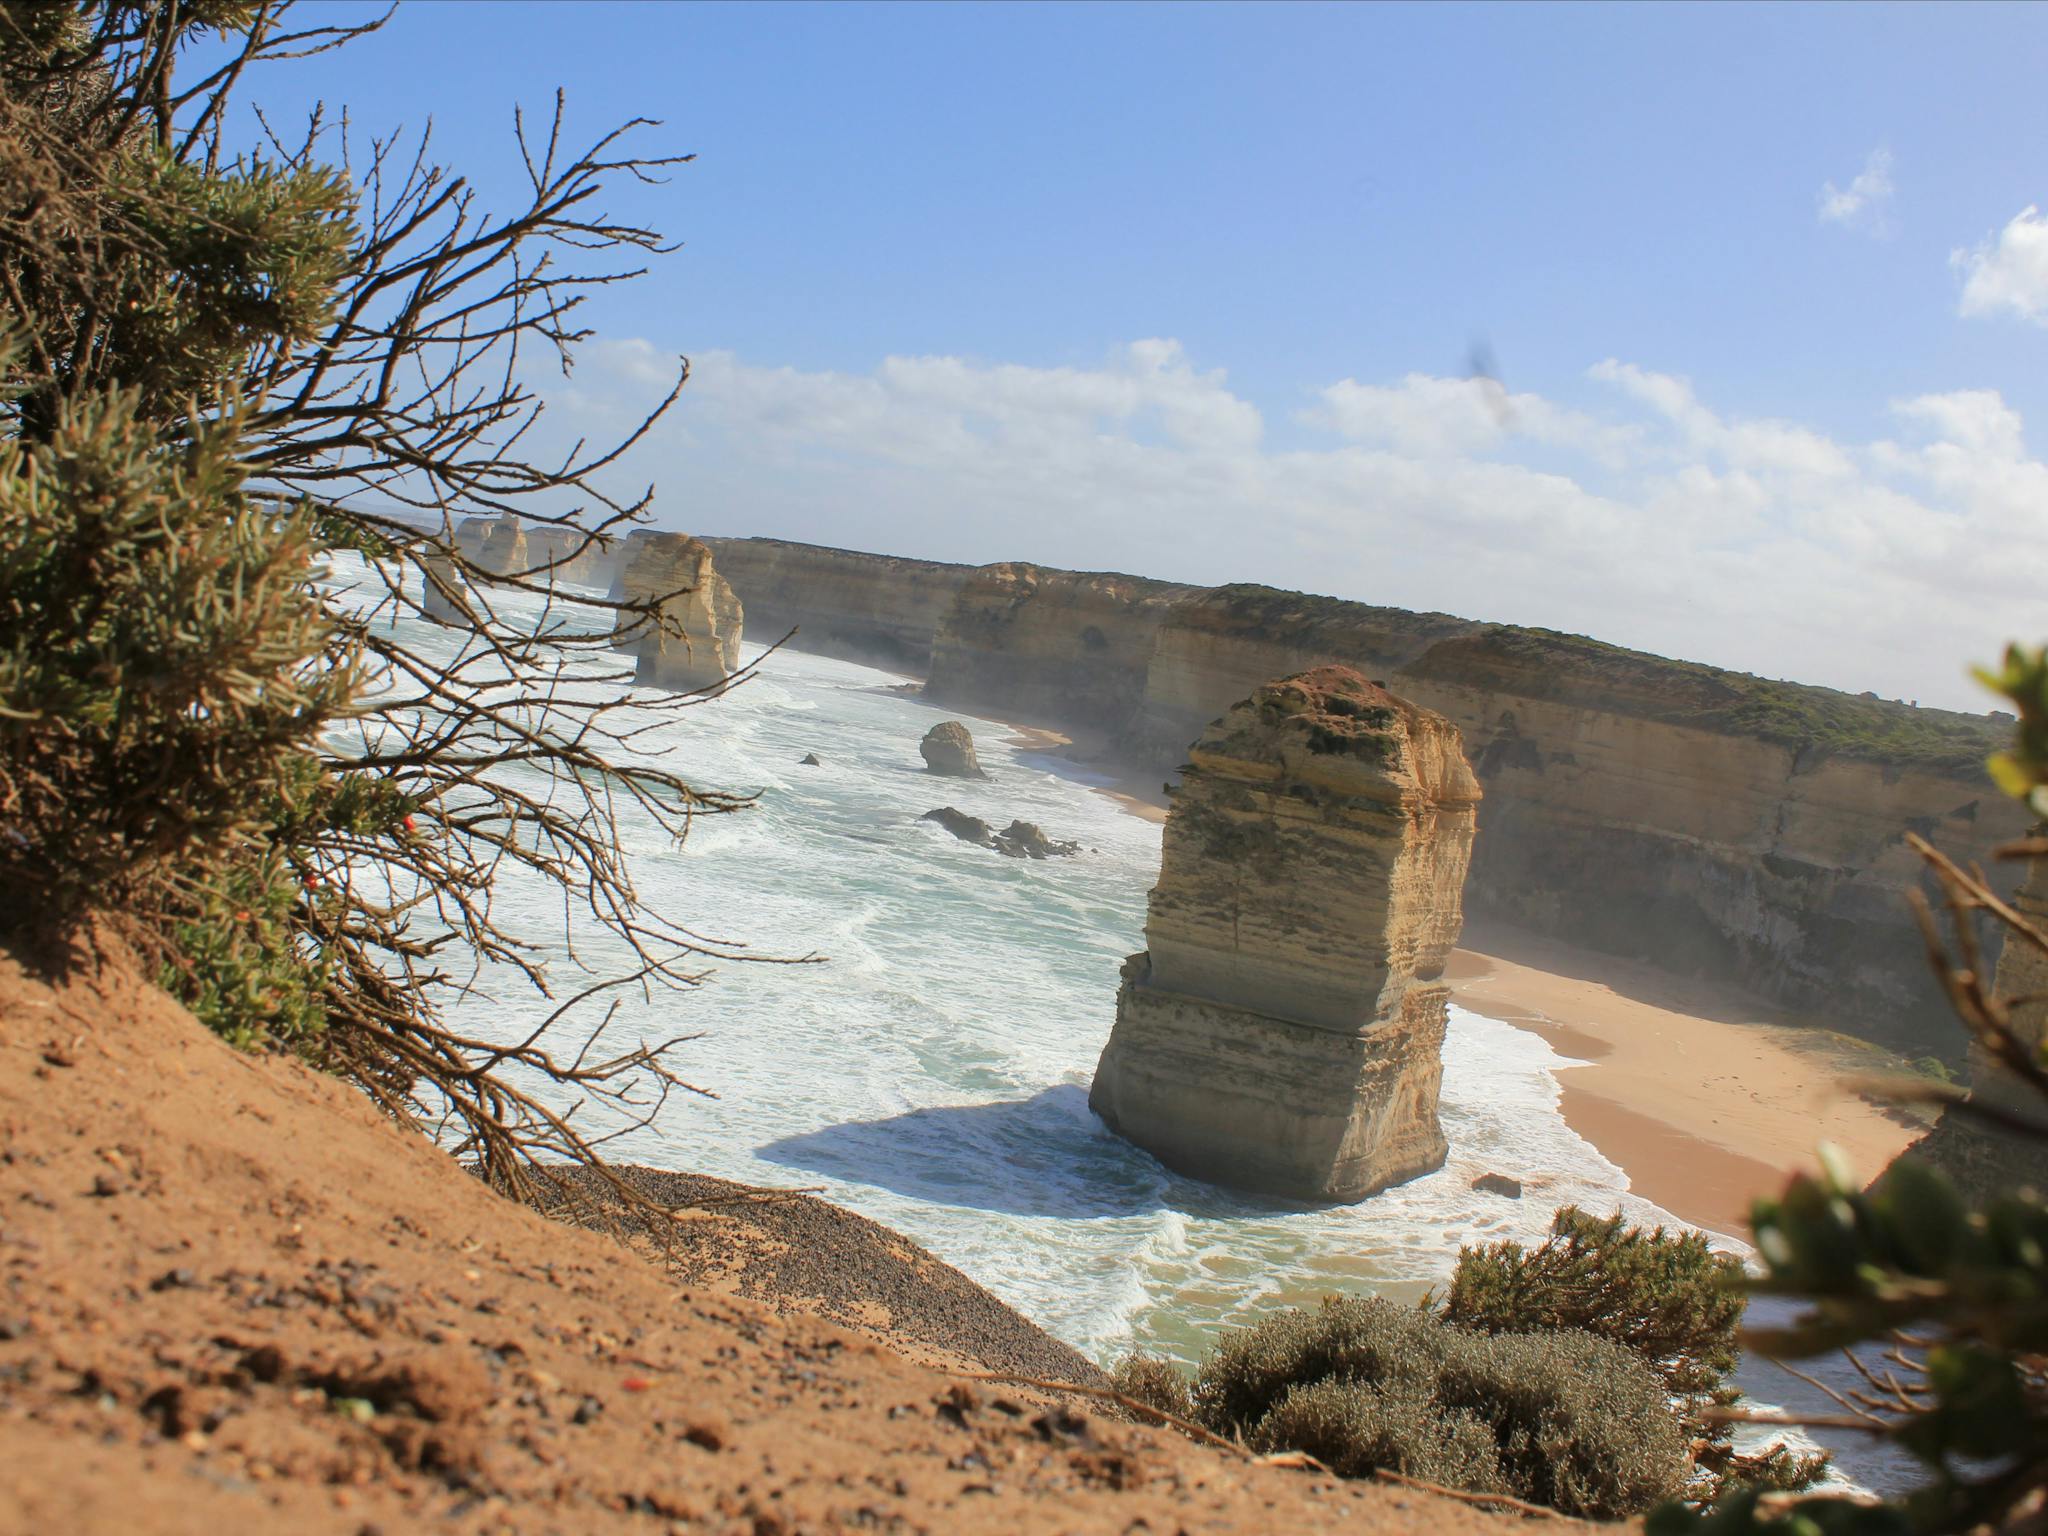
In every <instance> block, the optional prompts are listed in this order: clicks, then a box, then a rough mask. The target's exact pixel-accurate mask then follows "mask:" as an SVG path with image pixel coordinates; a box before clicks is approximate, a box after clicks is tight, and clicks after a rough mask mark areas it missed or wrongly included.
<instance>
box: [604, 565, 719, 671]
mask: <svg viewBox="0 0 2048 1536" xmlns="http://www.w3.org/2000/svg"><path fill="white" fill-rule="evenodd" d="M627 553H628V555H629V556H630V562H631V563H630V564H628V565H627V566H626V567H625V569H624V570H622V571H621V572H620V573H619V579H618V581H617V583H616V584H615V586H614V589H613V590H614V594H615V596H616V597H617V599H618V600H620V601H624V602H642V601H646V600H647V599H650V598H657V597H659V598H662V599H664V601H663V603H662V607H661V620H662V621H661V623H660V624H658V625H657V624H653V623H650V622H648V621H647V620H646V618H645V617H644V616H642V615H639V614H622V615H620V620H619V625H618V628H617V629H616V630H615V631H614V633H613V637H612V643H613V644H614V645H617V646H618V647H619V648H620V649H622V650H629V651H631V652H632V653H633V654H634V655H635V656H636V657H638V659H639V664H638V666H637V667H636V668H635V669H634V681H635V682H638V683H644V684H647V685H649V686H651V687H655V688H673V689H676V690H678V691H681V692H695V691H696V690H698V689H700V688H715V687H717V686H718V685H720V684H722V683H723V682H724V681H725V680H726V679H727V678H728V677H730V676H731V675H732V674H733V673H734V672H736V671H737V670H738V669H739V664H740V630H741V625H742V622H743V620H744V615H743V613H742V611H741V608H740V600H739V598H738V597H736V596H735V595H734V594H733V590H732V588H731V586H729V585H728V584H727V582H726V580H725V578H724V577H723V576H721V575H719V574H718V572H717V571H716V570H714V569H713V568H712V564H711V551H710V550H709V549H708V548H706V547H705V545H704V543H703V542H702V541H701V540H699V539H693V538H691V537H690V536H689V535H688V534H685V533H652V534H647V535H646V536H644V537H638V538H634V539H632V540H630V541H629V542H628V544H627Z"/></svg>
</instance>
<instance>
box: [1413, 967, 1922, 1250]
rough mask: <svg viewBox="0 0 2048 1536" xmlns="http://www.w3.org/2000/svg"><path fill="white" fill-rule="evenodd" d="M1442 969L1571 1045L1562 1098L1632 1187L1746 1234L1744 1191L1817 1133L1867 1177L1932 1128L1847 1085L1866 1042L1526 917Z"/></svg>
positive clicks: (1457, 998) (1811, 1160)
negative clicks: (1564, 937) (1586, 943)
mask: <svg viewBox="0 0 2048 1536" xmlns="http://www.w3.org/2000/svg"><path fill="white" fill-rule="evenodd" d="M1503 950H1512V951H1513V952H1514V956H1515V957H1514V958H1509V957H1508V956H1507V955H1506V954H1503V953H1501V951H1503ZM1444 979H1445V980H1446V981H1448V982H1449V983H1450V985H1451V1001H1452V1002H1454V1003H1456V1004H1457V1005H1458V1006H1459V1007H1461V1008H1467V1009H1470V1010H1471V1011H1472V1012H1474V1013H1478V1014H1483V1015H1484V1016H1485V1017H1487V1018H1490V1019H1497V1020H1499V1021H1501V1022H1502V1023H1506V1024H1513V1025H1516V1026H1518V1027H1519V1028H1523V1029H1527V1030H1530V1031H1532V1032H1533V1033H1535V1034H1538V1035H1541V1036H1542V1037H1543V1038H1544V1039H1545V1040H1546V1041H1548V1042H1549V1043H1550V1045H1551V1047H1552V1048H1553V1049H1554V1050H1556V1051H1557V1052H1558V1053H1559V1054H1561V1055H1564V1056H1567V1057H1569V1058H1571V1059H1572V1064H1571V1065H1569V1066H1566V1067H1562V1068H1560V1069H1559V1070H1558V1072H1557V1074H1556V1075H1557V1081H1558V1086H1559V1088H1560V1089H1561V1090H1562V1096H1561V1098H1560V1101H1559V1104H1558V1109H1559V1112H1560V1113H1562V1114H1563V1116H1564V1118H1565V1123H1566V1124H1568V1125H1569V1126H1570V1127H1571V1128H1572V1129H1573V1130H1574V1131H1576V1132H1577V1133H1578V1134H1579V1135H1580V1136H1582V1137H1584V1138H1585V1139H1586V1140H1587V1141H1588V1142H1590V1143H1591V1144H1592V1145H1593V1147H1594V1148H1595V1149H1596V1150H1597V1151H1598V1152H1599V1153H1600V1154H1601V1156H1603V1157H1605V1158H1606V1159H1607V1160H1608V1161H1609V1162H1611V1163H1613V1164H1614V1165H1615V1166H1616V1167H1618V1168H1620V1169H1621V1170H1622V1172H1623V1174H1625V1175H1626V1176H1627V1178H1628V1181H1629V1188H1630V1189H1631V1190H1632V1191H1633V1192H1634V1193H1636V1194H1638V1195H1641V1196H1642V1197H1643V1198H1644V1199H1646V1200H1649V1201H1651V1202H1653V1203H1654V1204H1656V1205H1660V1206H1662V1207H1663V1208H1664V1209H1665V1210H1667V1211H1669V1212H1671V1214H1672V1215H1674V1216H1676V1217H1678V1218H1679V1219H1680V1220H1682V1221H1685V1222H1688V1223H1690V1224H1692V1225H1695V1226H1699V1227H1703V1228H1705V1229H1707V1230H1708V1231H1711V1232H1714V1233H1718V1234H1720V1235H1722V1236H1725V1237H1733V1238H1738V1239H1740V1240H1742V1241H1744V1242H1747V1241H1748V1240H1749V1205H1750V1202H1751V1201H1752V1200H1753V1199H1755V1198H1756V1197H1757V1196H1759V1195H1768V1194H1773V1193H1775V1192H1776V1191H1777V1190H1778V1189H1780V1188H1781V1187H1782V1186H1783V1185H1784V1183H1785V1180H1786V1179H1787V1178H1788V1177H1789V1176H1790V1175H1791V1174H1793V1173H1795V1172H1801V1171H1806V1172H1811V1171H1815V1170H1817V1169H1818V1167H1819V1160H1818V1157H1817V1153H1816V1149H1817V1148H1818V1146H1819V1145H1820V1143H1822V1142H1830V1143H1832V1144H1834V1145H1835V1146H1837V1147H1839V1148H1840V1149H1841V1150H1842V1152H1843V1153H1844V1154H1846V1155H1847V1157H1848V1159H1849V1162H1850V1164H1851V1166H1852V1167H1854V1168H1855V1170H1856V1172H1857V1173H1858V1175H1860V1176H1861V1177H1863V1178H1866V1179H1867V1178H1874V1177H1876V1176H1877V1174H1879V1173H1880V1172H1882V1171H1883V1169H1884V1167H1885V1165H1886V1164H1888V1163H1889V1162H1890V1161H1891V1160H1892V1159H1893V1158H1894V1157H1896V1156H1897V1155H1898V1154H1899V1153H1901V1152H1903V1151H1904V1150H1905V1149H1906V1148H1907V1147H1908V1146H1910V1145H1911V1144H1912V1143H1913V1142H1914V1141H1916V1140H1918V1139H1919V1137H1920V1136H1921V1135H1922V1134H1924V1133H1925V1130H1926V1125H1925V1124H1924V1123H1922V1122H1920V1121H1919V1120H1916V1119H1914V1118H1912V1117H1910V1116H1907V1115H1904V1114H1902V1113H1900V1112H1898V1111H1895V1110H1887V1109H1884V1108H1881V1107H1879V1106H1878V1105H1876V1104H1873V1103H1872V1102H1870V1101H1869V1100H1867V1099H1865V1098H1863V1097H1861V1096H1860V1095H1859V1094H1857V1093H1856V1092H1855V1091H1854V1090H1852V1089H1850V1088H1848V1087H1846V1086H1845V1080H1846V1079H1847V1078H1848V1077H1850V1076H1852V1075H1853V1074H1854V1073H1856V1072H1857V1071H1862V1072H1868V1071H1869V1070H1870V1069H1871V1067H1872V1065H1873V1064H1874V1063H1873V1062H1872V1061H1871V1060H1870V1059H1869V1058H1870V1056H1871V1055H1872V1054H1873V1053H1872V1052H1871V1050H1870V1049H1869V1048H1867V1047H1864V1046H1862V1045H1860V1044H1859V1043H1857V1042H1854V1041H1851V1040H1848V1039H1846V1038H1845V1037H1843V1036H1839V1035H1834V1034H1830V1033H1827V1032H1825V1031H1822V1030H1817V1029H1813V1028H1810V1027H1802V1026H1799V1025H1796V1024H1792V1023H1788V1022H1786V1021H1785V1020H1784V1019H1783V1018H1782V1017H1780V1016H1776V1015H1774V1014H1773V1013H1772V1012H1771V1011H1770V1010H1769V1009H1768V1008H1766V1007H1764V1006H1763V1005H1761V1004H1758V1003H1756V1002H1754V1001H1753V1000H1751V999H1748V998H1746V997H1745V996H1743V995H1742V994H1741V993H1739V992H1737V991H1735V990H1734V989H1732V988H1722V987H1716V986H1714V985H1712V984H1711V983H1707V982H1702V981H1697V980H1692V979H1688V978H1685V977H1676V976H1669V975H1666V974H1664V973H1662V972H1659V971H1657V970H1655V969H1653V968H1652V967H1650V966H1647V965H1643V964H1640V963H1638V962H1634V961H1629V960H1623V959H1619V958H1617V957H1614V956H1609V955H1602V954H1598V953H1595V952H1593V951H1589V950H1582V949H1578V948H1575V947H1573V946H1571V945H1567V944H1563V943H1559V942H1557V941H1555V940H1546V939H1542V938H1539V937H1536V936H1532V935H1529V934H1523V933H1516V934H1513V935H1511V936H1510V935H1507V934H1493V933H1487V934H1483V935H1481V936H1479V938H1478V939H1477V940H1476V942H1475V941H1468V942H1467V944H1466V945H1464V946H1463V947H1461V948H1459V949H1458V950H1456V951H1455V952H1454V953H1453V954H1452V957H1451V963H1450V965H1449V966H1448V967H1447V968H1446V970H1445V973H1444ZM1566 1021H1569V1022H1566ZM1859 1057H1861V1058H1863V1059H1861V1060H1859V1059H1858V1058H1859Z"/></svg>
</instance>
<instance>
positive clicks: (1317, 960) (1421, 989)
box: [1089, 666, 1480, 1200]
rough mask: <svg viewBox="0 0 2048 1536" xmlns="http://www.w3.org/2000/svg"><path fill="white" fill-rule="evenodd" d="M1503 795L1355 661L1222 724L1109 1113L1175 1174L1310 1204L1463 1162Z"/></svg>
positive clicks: (1186, 800)
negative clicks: (1460, 1049) (1490, 843)
mask: <svg viewBox="0 0 2048 1536" xmlns="http://www.w3.org/2000/svg"><path fill="white" fill-rule="evenodd" d="M1479 798H1480V792H1479V783H1478V780H1477V779H1476V778H1475V777H1474V776H1473V773H1472V770H1471V768H1470V767H1469V766H1468V765H1467V763H1466V761H1465V757H1464V752H1463V750H1462V746H1461V743H1460V740H1459V736H1458V731H1457V728H1456V727H1455V726H1453V725H1452V724H1451V723H1450V722H1449V721H1448V720H1445V719H1444V718H1443V717H1442V716H1441V715H1437V714H1433V713H1431V712H1430V711H1428V710H1425V709H1421V708H1418V707H1417V706H1415V705H1413V704H1410V703H1408V702H1407V701H1405V700H1402V699H1398V698H1396V697H1394V696H1393V695H1392V694H1389V693H1388V692H1386V690H1385V689H1383V688H1380V687H1378V686H1376V685H1375V684H1373V683H1371V682H1369V681H1367V680H1366V679H1365V678H1364V677H1363V676H1361V675H1360V674H1358V673H1357V672H1354V671H1352V670H1350V669H1349V668H1345V667H1334V666H1332V667H1320V668H1317V669H1315V670H1313V671H1310V672H1306V673H1302V674H1300V675H1298V676H1295V677H1290V678H1285V679H1282V680H1281V681H1279V682H1274V683H1269V684H1267V685H1265V686H1263V687H1261V688H1259V689H1257V690H1256V691H1255V692H1254V693H1253V694H1252V696H1251V697H1250V698H1249V699H1246V700H1244V701H1243V702H1242V703H1240V704H1238V705H1236V706H1235V707H1233V708H1232V709H1230V710H1228V711H1227V712H1226V713H1225V714H1224V715H1223V716H1222V718H1220V719H1218V720H1216V721H1214V722H1213V723H1212V724H1211V725H1210V726H1209V728H1208V729H1207V730H1206V731H1204V732H1203V733H1202V736H1201V739H1200V740H1198V741H1197V742H1196V743H1195V745H1194V747H1193V748H1192V749H1191V752H1190V762H1189V765H1188V768H1187V770H1186V772H1185V774H1184V775H1183V777H1182V780H1181V783H1180V786H1179V787H1178V788H1177V789H1176V790H1175V791H1174V795H1173V809H1172V811H1171V813H1170V814H1169V816H1168V817H1167V822H1166V831H1165V840H1164V847H1163V852H1162V856H1161V863H1160V872H1159V884H1158V885H1157V886H1155V887H1154V888H1153V891H1152V897H1151V907H1150V911H1149V913H1148V916H1147V920H1146V924H1145V938H1146V943H1147V946H1148V948H1147V950H1146V952H1145V953H1143V954H1138V955H1133V956H1132V957H1131V958H1130V960H1129V961H1127V962H1126V963H1125V966H1124V981H1123V986H1122V988H1121V990H1120V991H1119V993H1118V995H1117V1016H1116V1025H1115V1028H1114V1029H1113V1030H1112V1032H1111V1034H1110V1039H1109V1044H1108V1046H1107V1048H1106V1049H1105V1050H1104V1051H1103V1053H1102V1060H1101V1063H1100V1065H1099V1066H1098V1067H1097V1068H1096V1073H1095V1085H1094V1088H1093V1090H1092V1091H1091V1093H1090V1095H1089V1103H1090V1104H1091V1105H1092V1106H1093V1107H1094V1109H1095V1111H1096V1113H1097V1114H1099V1115H1101V1116H1102V1118H1103V1119H1104V1120H1105V1121H1106V1122H1108V1124H1109V1126H1110V1127H1111V1129H1113V1130H1115V1131H1117V1132H1118V1133H1119V1134H1121V1135H1123V1136H1126V1137H1128V1138H1129V1139H1130V1140H1132V1141H1134V1142H1136V1143H1137V1144H1138V1145H1139V1146H1142V1147H1144V1148H1146V1149H1147V1150H1148V1151H1150V1152H1152V1153H1153V1154H1154V1155H1155V1156H1157V1157H1158V1158H1159V1159H1160V1160H1161V1161H1162V1162H1164V1163H1166V1164H1167V1165H1168V1166H1169V1167H1172V1168H1176V1169H1179V1170H1181V1171H1182V1172H1185V1173H1189V1174H1192V1175H1194V1176H1196V1177H1198V1178H1205V1179H1210V1180H1213V1181H1215V1182H1218V1183H1224V1184H1232V1185H1237V1186H1239V1187H1243V1188H1249V1189H1256V1190H1260V1191H1264V1192H1267V1193H1271V1194H1278V1195H1285V1196H1289V1197H1292V1198H1296V1199H1307V1200H1359V1199H1363V1198H1365V1197H1366V1196H1368V1195H1371V1194H1374V1193H1376V1192H1377V1191H1379V1190H1382V1189H1385V1188H1387V1187H1388V1186H1389V1185H1392V1184H1398V1183H1400V1182H1402V1181H1403V1180H1405V1179H1411V1178H1414V1177H1415V1176H1416V1175H1418V1174H1422V1173H1427V1172H1429V1171H1430V1170H1432V1169H1434V1168H1437V1167H1439V1166H1440V1165H1441V1164H1442V1162H1443V1160H1444V1154H1445V1144H1444V1137H1443V1131H1442V1129H1441V1127H1440V1126H1439V1125H1438V1122H1437V1092H1438V1088H1439V1086H1440V1084H1441V1082H1442V1077H1443V1064H1442V1057H1441V1051H1442V1045H1443V1037H1444V1024H1445V1019H1446V1012H1447V1006H1448V999H1449V989H1448V988H1447V987H1446V986H1444V985H1443V983H1442V982H1441V980H1440V979H1439V978H1440V977H1441V976H1442V973H1443V968H1444V962H1445V959H1446V958H1447V957H1448V955H1449V954H1450V951H1451V947H1452V945H1453V944H1455V943H1456V942H1457V937H1458V930H1459V927H1460V924H1461V921H1462V918H1461V906H1460V902H1461V892H1462V889H1463V886H1464V880H1465V870H1466V866H1467V865H1468V863H1469V862H1470V860H1471V856H1472V844H1473V835H1474V829H1475V825H1476V814H1477V809H1478V803H1479Z"/></svg>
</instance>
